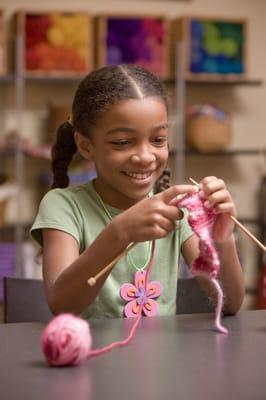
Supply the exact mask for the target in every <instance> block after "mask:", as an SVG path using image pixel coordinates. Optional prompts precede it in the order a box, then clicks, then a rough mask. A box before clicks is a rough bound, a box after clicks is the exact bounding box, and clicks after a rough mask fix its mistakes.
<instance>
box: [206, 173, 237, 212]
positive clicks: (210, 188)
mask: <svg viewBox="0 0 266 400" xmlns="http://www.w3.org/2000/svg"><path fill="white" fill-rule="evenodd" d="M199 189H200V190H199V196H200V197H201V198H203V199H205V203H204V205H205V207H207V208H209V207H211V208H213V209H214V211H215V213H217V214H219V213H228V214H231V215H234V216H235V215H236V209H235V204H234V202H233V200H232V197H231V195H230V193H229V191H228V190H227V188H226V185H225V183H224V181H223V180H222V179H218V178H216V177H215V176H208V177H206V178H204V179H202V180H201V181H200V185H199Z"/></svg>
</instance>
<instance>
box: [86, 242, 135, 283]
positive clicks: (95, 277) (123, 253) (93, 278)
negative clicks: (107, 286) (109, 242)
mask: <svg viewBox="0 0 266 400" xmlns="http://www.w3.org/2000/svg"><path fill="white" fill-rule="evenodd" d="M136 244H137V243H131V244H130V245H129V246H128V247H127V248H126V249H125V250H124V251H123V252H122V253H121V254H119V255H118V256H117V257H116V258H115V259H114V260H112V261H111V262H110V263H109V264H108V265H106V267H104V268H103V269H102V270H101V271H100V272H98V274H96V275H95V276H92V277H91V278H89V279H88V284H89V285H90V286H94V285H95V283H96V282H97V280H98V279H99V278H100V277H101V276H103V275H104V274H105V273H106V272H107V271H109V270H110V269H112V268H113V266H114V265H115V264H116V263H117V262H118V261H119V260H120V258H122V257H124V256H125V255H126V254H127V253H128V252H129V250H131V249H132V248H133V247H134V246H136Z"/></svg>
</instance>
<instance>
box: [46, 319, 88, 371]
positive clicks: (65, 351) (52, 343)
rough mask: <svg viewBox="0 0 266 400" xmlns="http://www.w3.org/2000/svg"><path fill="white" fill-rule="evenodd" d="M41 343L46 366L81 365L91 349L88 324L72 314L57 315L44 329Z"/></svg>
mask: <svg viewBox="0 0 266 400" xmlns="http://www.w3.org/2000/svg"><path fill="white" fill-rule="evenodd" d="M41 343H42V350H43V353H44V355H45V357H46V360H47V362H48V364H50V365H53V366H60V365H78V364H81V363H82V362H83V361H85V360H86V358H87V356H88V353H89V351H90V349H91V344H92V337H91V334H90V328H89V324H88V323H87V322H86V321H85V320H84V319H81V318H79V317H75V316H74V315H72V314H61V315H58V316H57V317H55V318H53V319H52V320H51V321H50V322H49V323H48V325H47V326H46V328H45V329H44V332H43V334H42V337H41Z"/></svg>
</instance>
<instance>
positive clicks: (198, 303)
mask: <svg viewBox="0 0 266 400" xmlns="http://www.w3.org/2000/svg"><path fill="white" fill-rule="evenodd" d="M213 311H214V306H213V304H212V303H211V302H210V300H209V299H208V297H207V295H206V294H205V292H204V291H203V290H202V288H201V287H200V285H199V283H198V282H197V280H196V278H182V279H178V282H177V296H176V313H177V314H195V313H210V312H213Z"/></svg>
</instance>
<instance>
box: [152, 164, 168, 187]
mask: <svg viewBox="0 0 266 400" xmlns="http://www.w3.org/2000/svg"><path fill="white" fill-rule="evenodd" d="M170 176H171V173H170V169H169V168H168V167H166V168H165V169H164V170H163V173H162V175H161V176H160V178H159V179H157V181H156V182H155V185H154V193H160V192H163V191H164V190H165V189H168V188H169V187H170Z"/></svg>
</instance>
